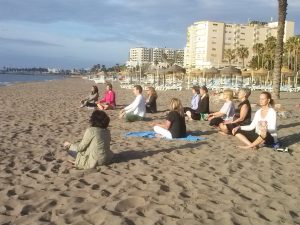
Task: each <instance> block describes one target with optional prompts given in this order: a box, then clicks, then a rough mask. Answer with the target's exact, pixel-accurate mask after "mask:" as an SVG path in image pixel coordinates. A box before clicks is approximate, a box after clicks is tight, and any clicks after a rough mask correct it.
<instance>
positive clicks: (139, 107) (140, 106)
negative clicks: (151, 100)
mask: <svg viewBox="0 0 300 225" xmlns="http://www.w3.org/2000/svg"><path fill="white" fill-rule="evenodd" d="M142 91H143V88H142V87H141V86H140V85H135V86H134V87H133V94H134V95H135V96H136V97H135V99H134V101H133V102H132V103H131V104H130V105H128V106H126V107H125V108H124V109H122V110H121V111H120V114H119V117H120V118H122V117H125V119H126V121H127V122H134V121H139V120H143V119H144V117H145V113H146V104H145V99H144V97H143V95H142Z"/></svg>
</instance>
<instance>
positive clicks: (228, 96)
mask: <svg viewBox="0 0 300 225" xmlns="http://www.w3.org/2000/svg"><path fill="white" fill-rule="evenodd" d="M223 99H224V100H225V103H224V105H223V106H222V108H221V109H220V111H219V112H214V113H210V114H208V120H209V125H210V126H214V127H219V124H220V123H222V122H224V121H227V120H230V119H232V117H233V116H234V113H235V108H234V104H233V102H232V99H233V91H232V90H224V92H223Z"/></svg>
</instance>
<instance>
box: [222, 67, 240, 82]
mask: <svg viewBox="0 0 300 225" xmlns="http://www.w3.org/2000/svg"><path fill="white" fill-rule="evenodd" d="M220 73H221V75H225V79H226V76H227V75H228V76H230V78H231V84H232V76H234V75H235V76H236V80H237V76H238V75H241V74H242V72H241V70H240V69H237V68H235V67H233V66H228V67H225V68H223V69H221V71H220Z"/></svg>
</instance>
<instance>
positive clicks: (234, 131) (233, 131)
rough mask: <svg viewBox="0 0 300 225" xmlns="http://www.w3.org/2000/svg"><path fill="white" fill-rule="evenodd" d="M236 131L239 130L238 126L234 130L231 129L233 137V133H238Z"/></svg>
mask: <svg viewBox="0 0 300 225" xmlns="http://www.w3.org/2000/svg"><path fill="white" fill-rule="evenodd" d="M238 129H240V126H237V127H235V128H233V129H232V135H235V133H236V132H237V131H238Z"/></svg>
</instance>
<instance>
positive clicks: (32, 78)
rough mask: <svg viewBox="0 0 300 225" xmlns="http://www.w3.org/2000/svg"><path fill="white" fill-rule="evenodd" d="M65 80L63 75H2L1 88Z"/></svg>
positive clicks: (0, 76)
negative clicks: (27, 83) (18, 84)
mask: <svg viewBox="0 0 300 225" xmlns="http://www.w3.org/2000/svg"><path fill="white" fill-rule="evenodd" d="M62 79H65V76H63V75H46V74H45V75H40V74H25V75H24V74H13V73H9V74H6V73H2V74H1V73H0V86H10V85H14V84H17V83H26V82H40V81H50V80H62Z"/></svg>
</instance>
